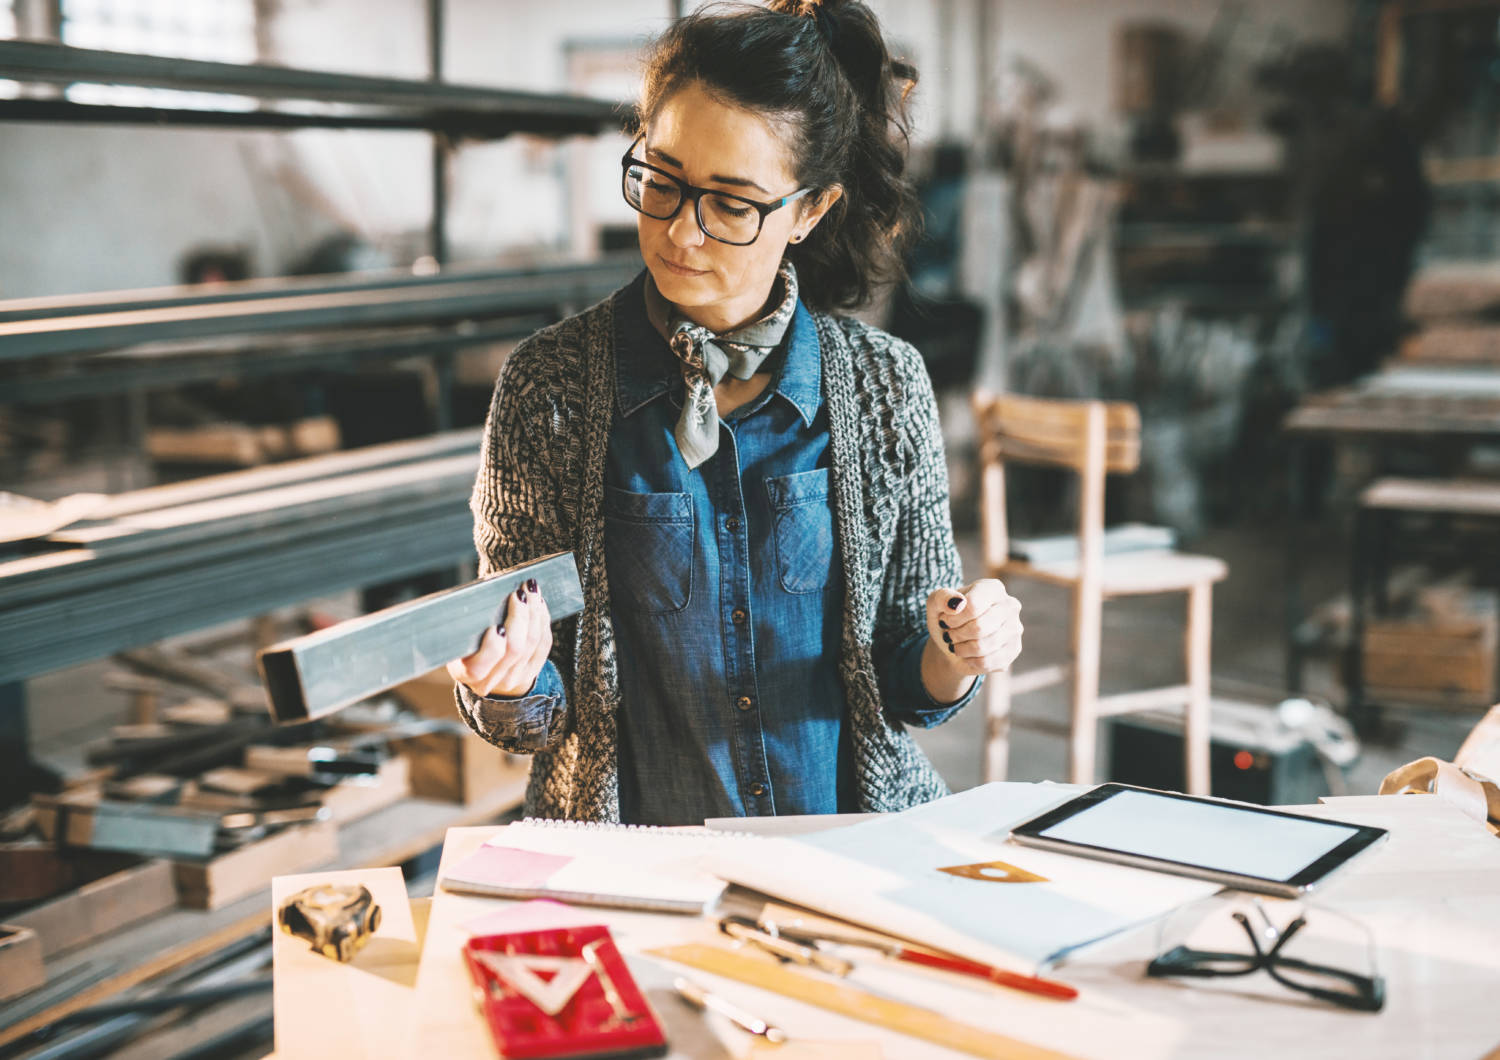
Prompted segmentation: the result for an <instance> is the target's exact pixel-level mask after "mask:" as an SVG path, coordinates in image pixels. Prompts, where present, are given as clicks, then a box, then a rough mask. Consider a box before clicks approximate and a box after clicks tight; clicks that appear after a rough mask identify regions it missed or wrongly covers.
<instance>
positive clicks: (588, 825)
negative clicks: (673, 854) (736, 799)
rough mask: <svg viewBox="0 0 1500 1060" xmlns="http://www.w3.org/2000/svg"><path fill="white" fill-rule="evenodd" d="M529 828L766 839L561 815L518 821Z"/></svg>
mask: <svg viewBox="0 0 1500 1060" xmlns="http://www.w3.org/2000/svg"><path fill="white" fill-rule="evenodd" d="M516 823H517V824H521V825H525V826H526V827H528V828H563V829H571V830H575V831H585V832H650V833H651V834H652V835H661V836H672V837H675V838H679V839H703V838H704V837H705V836H707V837H712V838H717V839H764V838H765V836H763V835H761V834H760V833H759V832H745V831H740V830H738V829H726V828H709V829H705V830H704V831H701V832H685V831H679V830H678V829H676V828H671V827H668V826H666V825H659V824H618V823H616V822H614V821H573V820H567V819H564V818H560V817H523V818H521V820H519V821H517V822H516Z"/></svg>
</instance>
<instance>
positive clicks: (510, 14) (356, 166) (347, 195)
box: [0, 0, 980, 298]
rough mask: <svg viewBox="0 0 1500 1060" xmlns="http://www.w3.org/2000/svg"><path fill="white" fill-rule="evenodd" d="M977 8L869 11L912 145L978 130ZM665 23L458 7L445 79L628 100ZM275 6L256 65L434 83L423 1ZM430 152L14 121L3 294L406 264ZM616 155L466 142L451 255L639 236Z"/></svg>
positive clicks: (632, 7) (5, 171)
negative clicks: (903, 100) (351, 264)
mask: <svg viewBox="0 0 1500 1060" xmlns="http://www.w3.org/2000/svg"><path fill="white" fill-rule="evenodd" d="M978 3H979V0H953V2H952V3H951V4H950V5H948V8H947V11H948V15H947V17H946V19H943V18H940V17H939V11H938V5H933V4H910V3H901V2H898V0H876V2H875V3H873V4H872V6H873V7H874V8H875V9H876V11H877V13H878V14H879V15H880V17H881V18H882V19H883V20H884V22H885V25H886V27H887V31H888V33H889V34H890V35H891V37H892V39H893V40H895V41H897V42H898V44H899V46H900V47H901V49H902V50H903V51H904V52H905V53H906V54H909V55H910V56H911V57H912V58H913V59H915V60H916V62H917V64H918V67H919V69H921V71H922V74H923V80H922V84H921V87H920V90H919V92H918V95H917V97H916V100H917V102H916V119H917V135H918V141H919V142H923V141H926V140H929V139H931V138H934V137H936V136H938V135H940V134H941V133H943V132H944V131H947V132H950V133H951V132H954V131H955V130H957V131H958V132H960V133H968V132H970V131H972V129H973V128H974V125H975V122H976V121H977V115H978V113H979V110H980V104H979V101H978V99H977V98H976V97H977V94H976V93H975V91H974V89H973V84H974V79H975V77H976V72H975V71H976V69H977V66H978V60H977V54H976V50H975V45H974V41H973V35H972V32H970V30H969V27H971V26H972V24H973V20H974V19H975V18H976V17H977V6H978ZM668 8H669V4H668V3H667V2H666V0H569V2H568V3H567V4H566V5H561V6H560V5H547V4H535V3H529V2H527V3H522V2H516V0H504V2H498V3H497V2H494V0H449V3H448V12H447V25H446V33H445V38H446V39H445V41H444V46H445V51H444V62H445V74H446V76H447V77H448V78H449V79H450V80H454V81H462V82H473V83H478V84H488V85H503V86H507V87H510V86H514V87H518V88H519V87H524V88H528V89H532V90H537V91H567V90H570V89H571V88H572V87H573V82H574V79H575V78H576V77H578V76H580V74H581V75H582V76H584V77H585V79H586V82H587V84H588V86H589V89H590V91H593V92H596V93H599V94H611V95H615V94H620V93H623V92H625V91H628V89H629V87H630V85H632V84H633V82H634V63H633V56H631V55H630V54H629V53H633V52H634V50H635V49H636V47H637V46H638V44H639V42H641V41H643V40H645V39H647V38H648V37H650V36H651V35H653V34H654V33H656V32H658V31H659V30H660V29H661V28H662V27H663V26H664V25H665V23H666V21H667V18H668V14H667V12H668ZM271 10H272V11H273V14H272V16H271V18H270V20H269V22H267V23H266V24H264V25H262V27H261V34H260V35H261V46H262V49H263V50H264V53H265V54H264V55H263V59H264V61H267V62H274V63H278V64H282V65H287V66H293V67H306V68H313V69H327V70H337V71H342V72H349V73H365V74H376V75H382V74H383V75H390V76H397V77H425V76H426V74H427V46H426V21H425V14H424V9H423V5H422V4H421V3H419V2H417V0H283V2H281V3H278V4H276V5H272V6H271ZM945 107H946V110H945V109H944V108H945ZM428 143H429V139H428V137H427V136H426V135H425V134H421V133H387V132H381V133H361V132H355V131H322V130H306V131H301V132H291V133H281V134H268V133H234V132H222V131H201V132H200V131H188V130H180V129H173V130H153V129H139V128H128V129H113V128H99V127H89V126H77V125H69V126H53V125H38V126H28V125H20V124H12V125H6V126H4V127H3V128H0V228H3V230H4V231H5V233H6V238H5V240H3V241H0V298H23V297H31V296H40V295H50V294H67V293H74V292H84V291H94V290H109V289H119V288H134V287H151V286H158V285H162V284H170V283H176V282H178V280H179V279H180V265H181V261H182V259H183V257H184V255H185V254H187V253H188V252H190V251H192V250H195V249H202V248H205V247H222V248H240V249H242V250H243V251H244V252H245V253H246V254H247V256H248V258H249V260H250V264H251V269H252V273H253V274H254V275H279V274H284V273H286V272H288V271H290V270H291V268H292V267H293V265H294V264H296V263H297V262H298V261H300V260H303V259H305V258H306V257H307V255H308V254H310V253H311V252H312V251H313V250H314V249H315V248H316V247H317V246H318V244H319V243H320V242H323V241H325V240H326V239H328V238H330V237H332V236H334V235H336V234H338V233H348V234H351V235H353V236H355V237H357V239H358V240H359V241H361V243H363V244H366V246H365V253H364V254H363V256H362V257H358V258H357V260H358V261H359V262H360V263H361V264H365V265H378V264H380V263H381V262H382V261H390V262H400V263H404V262H406V261H409V260H411V258H412V257H414V256H416V255H417V254H420V253H422V251H423V249H424V241H425V238H426V229H427V224H428V217H429V206H430V203H431V199H432V186H431V161H430V152H429V148H428ZM623 146H624V141H623V140H620V139H618V138H614V137H600V138H597V140H595V141H592V142H589V143H579V144H574V145H569V146H565V147H560V148H559V147H554V146H552V145H550V144H547V143H544V142H539V141H535V140H531V139H527V138H520V137H517V138H513V139H510V140H506V141H502V142H499V143H495V144H481V145H468V146H465V147H464V148H463V149H462V150H460V151H458V152H457V153H456V154H455V156H454V161H453V165H452V170H451V188H450V203H449V210H450V213H449V228H448V230H449V236H450V241H451V247H452V254H453V257H454V259H455V260H465V259H474V258H481V257H493V256H495V255H496V254H497V253H499V252H501V251H502V250H512V251H516V252H519V253H527V252H531V251H536V250H559V251H564V250H566V251H571V252H574V253H577V252H580V251H585V250H587V249H589V248H590V247H591V246H592V245H594V243H595V241H596V240H597V238H598V232H597V228H596V222H603V223H608V224H620V225H626V226H629V225H631V224H633V219H632V218H631V217H630V216H629V214H628V210H627V208H626V207H625V206H624V205H623V204H622V203H620V202H618V194H617V193H616V190H615V187H614V181H613V169H614V163H615V160H616V159H617V158H618V157H619V153H620V151H621V150H622V149H623ZM601 174H602V175H601ZM121 203H127V204H129V205H128V206H127V207H125V208H122V207H121V206H120V204H121Z"/></svg>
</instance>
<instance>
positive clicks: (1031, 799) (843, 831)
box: [707, 783, 1218, 970]
mask: <svg viewBox="0 0 1500 1060" xmlns="http://www.w3.org/2000/svg"><path fill="white" fill-rule="evenodd" d="M1079 790H1081V789H1079V788H1076V787H1073V786H1071V785H1069V786H1063V785H1050V784H1042V785H1037V784H1006V783H1000V784H986V785H983V786H981V787H977V788H972V789H970V790H969V791H965V792H961V793H959V794H957V795H951V796H949V797H947V798H945V799H939V800H937V801H935V802H931V803H927V804H926V805H924V806H918V807H916V808H915V809H911V810H907V811H905V812H904V813H896V814H888V815H886V816H883V817H880V818H877V819H875V820H871V821H866V822H863V823H860V824H854V825H850V826H848V827H846V828H836V829H832V830H829V831H825V832H816V833H812V834H808V835H801V836H794V837H787V838H777V839H766V840H764V841H763V842H762V843H761V844H759V845H758V849H756V850H755V852H754V855H753V857H746V856H743V855H741V854H739V853H738V852H737V851H735V850H733V849H729V850H726V851H725V852H723V853H722V854H715V855H713V856H711V857H710V859H709V860H708V861H707V866H708V867H709V868H710V869H711V870H712V871H713V872H714V873H716V874H717V875H720V876H722V877H724V878H725V879H728V880H731V881H733V882H735V883H739V884H742V885H744V886H747V887H752V888H754V889H756V890H759V891H764V892H766V893H767V894H772V895H775V896H777V897H779V898H783V899H785V900H787V901H791V902H796V903H798V904H801V905H805V906H808V907H810V908H813V909H816V910H818V911H820V912H825V913H828V914H830V915H833V916H839V917H843V918H845V919H847V920H852V921H854V922H856V923H860V924H866V925H868V926H870V927H874V928H878V929H880V930H882V931H886V932H889V933H891V934H894V935H897V936H901V937H903V938H908V939H911V940H913V941H916V942H921V943H925V944H926V945H929V946H935V947H938V948H940V949H944V950H948V951H950V952H953V953H958V954H962V955H964V956H967V957H971V958H973V959H975V960H982V961H989V962H991V963H994V964H999V965H1003V966H1007V967H1011V968H1020V969H1025V970H1032V969H1034V968H1036V967H1037V966H1039V965H1044V964H1046V963H1049V962H1051V961H1054V960H1056V959H1058V958H1060V957H1061V956H1062V955H1064V954H1066V953H1067V952H1068V951H1069V950H1071V949H1074V948H1076V947H1078V946H1081V945H1084V944H1086V943H1089V942H1092V941H1095V940H1097V939H1100V938H1103V937H1106V936H1108V935H1111V934H1114V933H1115V932H1117V931H1120V930H1123V929H1124V928H1127V927H1130V926H1132V925H1135V924H1139V923H1142V922H1145V921H1147V920H1151V919H1154V918H1155V917H1157V916H1160V915H1161V914H1163V913H1165V912H1167V911H1168V910H1171V909H1174V908H1176V907H1177V906H1179V905H1181V904H1182V903H1184V902H1188V901H1192V900H1193V899H1196V898H1200V897H1203V896H1205V895H1208V894H1212V893H1213V892H1214V891H1216V890H1218V887H1217V885H1215V884H1212V883H1206V882H1203V881H1200V880H1190V879H1185V878H1183V877H1178V876H1168V875H1165V874H1162V873H1155V872H1147V871H1144V870H1141V869H1132V868H1127V867H1125V866H1120V865H1110V864H1106V863H1104V862H1098V861H1091V860H1088V859H1085V858H1077V857H1071V856H1068V855H1065V854H1054V853H1051V852H1049V851H1043V850H1035V849H1030V848H1027V847H1022V846H1018V845H1016V844H1013V843H1011V842H1009V841H1008V835H1009V831H1010V828H1011V826H1012V825H1014V824H1017V823H1019V822H1020V821H1022V820H1025V819H1026V818H1029V817H1032V816H1034V815H1035V814H1037V813H1039V812H1041V811H1042V810H1044V809H1046V808H1048V807H1049V806H1053V805H1056V804H1057V803H1060V802H1062V801H1065V800H1066V799H1068V798H1071V797H1072V796H1073V795H1075V794H1077V792H1078V791H1079ZM988 861H1003V862H1005V863H1007V864H1009V865H1014V866H1016V867H1017V868H1021V869H1025V870H1027V871H1028V872H1033V873H1036V874H1037V875H1039V876H1042V877H1045V879H1046V882H1043V883H999V882H993V881H989V880H975V879H966V878H963V877H959V876H953V875H950V874H948V873H945V872H940V871H938V870H939V869H941V868H944V867H948V866H956V865H968V864H976V863H981V862H988Z"/></svg>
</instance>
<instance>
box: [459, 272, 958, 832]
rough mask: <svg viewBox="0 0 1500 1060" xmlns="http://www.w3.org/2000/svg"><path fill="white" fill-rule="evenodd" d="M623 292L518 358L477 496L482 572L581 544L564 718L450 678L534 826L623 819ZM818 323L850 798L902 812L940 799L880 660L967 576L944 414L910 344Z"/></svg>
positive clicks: (559, 645)
mask: <svg viewBox="0 0 1500 1060" xmlns="http://www.w3.org/2000/svg"><path fill="white" fill-rule="evenodd" d="M626 290H629V288H625V289H623V290H622V291H617V292H616V293H615V294H614V295H612V296H611V297H610V298H608V299H606V300H604V301H603V302H600V303H599V304H598V305H595V306H593V307H592V308H590V309H587V310H585V311H584V312H582V313H580V314H578V315H577V316H574V317H570V318H568V319H567V320H563V321H561V322H559V323H557V324H554V325H553V326H551V327H549V328H546V329H544V330H543V331H540V332H538V333H537V334H535V335H533V336H532V337H530V338H528V339H527V340H526V341H525V342H523V343H522V344H521V345H520V346H518V347H517V348H516V350H515V352H513V353H512V354H511V355H510V357H509V359H508V360H507V362H506V365H505V368H504V370H503V372H502V373H501V376H500V380H499V382H498V384H497V385H496V388H495V394H494V399H493V401H492V403H491V406H490V412H489V419H488V422H487V423H486V426H485V437H484V443H483V451H482V465H481V468H480V472H479V477H478V480H477V481H476V482H475V486H474V494H473V498H472V500H471V502H470V506H471V508H472V509H473V512H474V540H475V545H476V546H477V548H478V551H479V568H480V574H481V575H484V574H488V573H491V572H493V571H496V570H502V569H504V568H506V567H511V566H514V565H516V564H519V563H524V562H527V561H529V560H532V559H535V558H537V557H538V556H541V555H545V554H547V553H550V552H559V551H564V550H571V551H572V552H573V553H574V554H575V556H576V559H577V562H578V572H579V575H580V577H581V579H582V582H583V598H584V606H583V611H582V612H581V613H580V614H579V615H577V616H576V617H574V618H570V619H567V620H565V621H562V622H559V623H557V624H556V626H555V627H554V629H553V648H552V656H551V657H552V661H553V662H554V663H555V664H556V665H557V668H558V671H559V673H561V674H562V676H563V684H564V686H565V687H566V690H567V703H566V706H565V708H564V709H560V710H556V711H551V712H549V711H546V710H545V709H544V710H541V711H540V712H535V711H533V712H529V713H525V714H522V715H518V714H517V712H516V711H515V710H513V709H509V710H507V709H504V708H500V707H497V705H496V704H494V703H491V702H490V701H487V700H484V699H480V698H478V697H476V696H474V695H473V694H472V693H470V692H469V690H468V689H466V688H464V687H463V686H462V685H460V686H458V697H457V698H458V706H459V712H460V713H461V714H462V715H463V717H464V719H465V720H466V721H467V722H468V723H469V725H470V726H471V727H472V728H473V729H474V730H475V731H476V732H478V733H479V734H480V735H481V736H483V737H484V738H485V739H487V740H489V741H490V742H491V743H493V744H495V745H496V746H498V747H501V748H503V749H505V750H507V751H511V752H514V753H518V754H531V755H532V756H533V757H532V764H531V777H530V781H529V783H528V785H527V791H526V812H527V813H528V814H531V815H533V816H538V817H559V818H573V819H580V820H595V821H618V820H619V816H620V800H619V771H618V769H619V767H618V753H617V748H618V743H617V729H616V722H615V713H616V711H617V710H619V708H620V693H619V681H618V670H617V665H616V659H615V639H614V630H613V627H612V625H611V623H610V618H609V615H610V598H609V574H608V571H606V570H605V563H604V516H603V511H602V508H601V502H602V500H603V496H604V467H605V453H606V449H607V447H608V444H609V434H610V426H611V424H612V423H613V422H614V415H615V351H614V340H615V325H614V321H615V312H616V309H617V305H618V302H619V300H620V299H621V298H622V297H624V294H625V291H626ZM814 319H815V320H816V322H817V328H818V340H819V343H820V346H821V349H822V359H823V397H824V400H825V401H826V402H827V403H828V411H829V434H830V447H831V449H832V453H833V461H832V482H833V497H834V503H835V512H834V519H835V526H836V539H837V541H838V542H839V546H840V547H839V556H840V559H841V561H842V564H843V569H844V586H845V589H844V594H845V599H844V622H843V644H842V651H841V654H840V657H839V663H838V670H839V676H840V678H841V679H842V681H843V686H844V691H845V697H846V700H847V710H848V713H847V715H846V718H847V723H848V724H849V726H850V732H851V736H852V741H851V742H852V745H853V753H854V773H855V778H856V790H857V795H858V805H859V809H860V810H861V811H864V812H872V811H886V810H901V809H906V808H907V807H910V806H914V805H917V804H918V803H922V802H926V801H929V800H931V799H935V798H937V797H939V796H941V795H945V794H947V790H948V789H947V787H946V786H945V785H944V783H943V781H942V779H941V778H940V777H939V776H938V775H937V772H936V771H935V770H934V769H933V768H932V765H931V763H929V762H928V761H927V759H926V757H925V756H924V755H923V754H922V752H921V751H920V750H919V749H918V747H917V745H916V743H915V742H914V741H913V740H912V738H911V735H910V734H909V733H908V732H907V731H906V730H905V728H904V726H902V725H901V723H900V722H898V721H896V720H894V719H893V718H890V717H888V716H887V715H886V714H885V713H884V710H883V709H882V693H881V689H880V688H879V687H878V684H879V682H878V681H877V679H876V676H875V666H874V663H873V661H872V660H873V658H874V657H875V656H877V655H881V656H885V655H888V654H889V653H890V652H891V651H892V650H894V649H895V648H896V646H897V645H898V644H900V643H901V642H902V641H904V640H905V639H907V638H908V637H910V636H912V635H913V634H915V633H917V632H918V631H920V630H922V629H923V628H924V627H925V625H926V599H927V594H928V593H929V592H930V591H931V590H933V589H935V588H938V587H940V586H956V585H959V584H961V582H962V579H961V576H960V568H959V560H958V552H957V549H956V548H955V547H954V544H953V530H952V526H951V524H950V522H949V515H948V475H947V468H946V465H945V463H944V459H943V448H942V437H941V434H940V432H939V429H938V419H937V406H936V403H935V402H934V400H933V395H932V384H931V382H930V381H929V380H928V378H927V373H926V370H925V369H924V367H923V365H922V361H921V358H920V357H919V356H918V354H917V352H916V351H915V350H914V349H913V348H912V347H911V346H910V345H908V344H906V343H904V342H902V341H900V340H899V339H896V338H893V337H892V336H890V335H887V334H886V333H884V332H883V331H880V330H878V329H876V328H872V327H870V326H868V325H866V324H863V323H861V322H859V321H857V320H853V319H849V318H845V317H833V316H828V315H825V314H822V313H816V314H814Z"/></svg>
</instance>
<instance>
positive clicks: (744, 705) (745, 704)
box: [734, 696, 751, 710]
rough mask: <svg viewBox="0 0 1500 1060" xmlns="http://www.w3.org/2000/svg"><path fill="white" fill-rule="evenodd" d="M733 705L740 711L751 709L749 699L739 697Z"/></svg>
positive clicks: (747, 697)
mask: <svg viewBox="0 0 1500 1060" xmlns="http://www.w3.org/2000/svg"><path fill="white" fill-rule="evenodd" d="M734 705H735V706H737V707H739V708H740V709H741V710H749V709H750V707H751V703H750V697H749V696H741V697H740V698H739V699H736V700H735V701H734Z"/></svg>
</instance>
